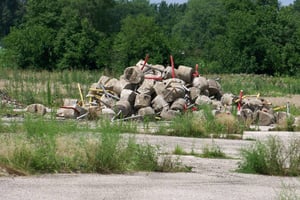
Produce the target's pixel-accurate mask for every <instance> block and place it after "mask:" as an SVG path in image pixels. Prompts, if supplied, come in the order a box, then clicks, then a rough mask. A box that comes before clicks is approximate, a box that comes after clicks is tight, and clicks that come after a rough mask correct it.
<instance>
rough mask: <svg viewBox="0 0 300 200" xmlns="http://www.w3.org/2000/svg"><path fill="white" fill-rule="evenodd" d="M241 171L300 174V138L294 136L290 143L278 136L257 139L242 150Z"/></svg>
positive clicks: (267, 173) (287, 174) (286, 174)
mask: <svg viewBox="0 0 300 200" xmlns="http://www.w3.org/2000/svg"><path fill="white" fill-rule="evenodd" d="M241 156H242V160H241V162H240V163H239V169H238V171H240V172H245V173H258V174H265V175H285V176H296V175H299V174H300V140H299V139H296V138H293V139H291V140H290V141H289V144H287V145H284V142H283V141H282V140H280V139H279V138H277V137H271V136H270V137H269V138H268V139H267V141H265V142H262V141H256V142H255V144H254V145H253V146H251V147H248V148H245V149H242V150H241Z"/></svg>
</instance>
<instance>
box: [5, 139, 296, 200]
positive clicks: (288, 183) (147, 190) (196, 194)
mask: <svg viewBox="0 0 300 200" xmlns="http://www.w3.org/2000/svg"><path fill="white" fill-rule="evenodd" d="M136 137H137V141H138V142H141V143H149V144H153V145H160V146H161V150H162V151H163V152H172V151H173V150H174V148H175V146H176V145H179V146H180V147H182V148H183V149H184V150H185V151H187V152H190V151H191V149H194V151H196V152H201V149H202V148H203V147H204V146H206V145H211V144H213V143H214V144H217V145H219V146H220V147H221V149H222V150H223V151H224V152H225V153H226V154H227V155H228V156H231V157H233V159H205V158H197V157H194V156H181V157H180V159H181V162H182V163H183V164H186V165H189V166H192V167H193V172H191V173H154V172H151V173H133V174H124V175H99V174H55V175H42V176H29V177H20V176H19V177H11V176H10V177H2V178H1V177H0V199H1V200H19V199H20V200H21V199H22V200H53V199H56V200H71V199H72V200H77V199H78V200H81V199H87V200H93V199H95V200H96V199H97V200H99V199H128V200H129V199H131V200H153V199H160V200H169V199H176V200H178V199H185V200H192V199H211V200H214V199H228V200H229V199H230V200H235V199H236V200H240V199H247V200H252V199H253V200H260V199H261V200H268V199H270V200H271V199H278V197H279V193H280V192H283V193H285V194H289V193H292V194H293V195H298V197H300V178H299V177H273V176H262V175H251V174H241V173H237V172H235V170H236V169H237V166H238V162H239V159H238V156H239V149H240V148H242V147H245V146H247V145H250V144H251V143H252V141H245V140H244V141H243V140H221V139H214V140H211V139H195V138H179V137H167V136H151V135H137V136H136Z"/></svg>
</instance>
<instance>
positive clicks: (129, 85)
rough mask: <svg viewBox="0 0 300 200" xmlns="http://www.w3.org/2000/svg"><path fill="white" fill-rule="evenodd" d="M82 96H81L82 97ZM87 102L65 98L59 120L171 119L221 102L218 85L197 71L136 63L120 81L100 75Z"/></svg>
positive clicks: (220, 105)
mask: <svg viewBox="0 0 300 200" xmlns="http://www.w3.org/2000/svg"><path fill="white" fill-rule="evenodd" d="M81 96H82V95H81ZM86 97H87V98H88V99H89V101H88V103H85V102H84V100H83V97H81V101H80V102H77V101H76V100H72V99H66V100H65V101H64V106H62V107H61V108H60V109H59V110H58V112H57V114H58V116H61V117H67V118H69V117H71V118H82V117H85V116H88V115H93V116H94V115H96V116H100V115H101V116H103V115H104V116H108V117H110V118H114V119H116V118H122V119H128V118H143V117H154V116H158V117H160V118H162V119H164V120H170V119H172V118H174V117H176V116H177V115H178V114H180V113H181V112H183V111H185V110H187V109H191V108H194V107H195V106H197V105H201V104H207V103H212V104H214V105H215V107H216V108H218V109H221V108H223V106H222V103H221V102H220V100H221V97H222V91H221V86H220V84H219V83H218V82H217V81H216V80H213V79H206V78H205V77H202V76H200V75H199V74H198V72H197V67H196V69H194V68H191V67H187V66H183V65H180V66H179V67H178V69H175V68H174V66H168V67H164V66H162V65H151V64H148V63H147V62H146V61H143V60H141V61H139V62H138V63H137V64H136V66H131V67H128V68H126V69H125V70H124V74H123V75H121V76H120V78H119V79H116V78H110V77H107V76H101V77H100V79H99V80H98V82H97V83H93V84H92V85H91V87H90V89H89V92H88V94H87V96H86Z"/></svg>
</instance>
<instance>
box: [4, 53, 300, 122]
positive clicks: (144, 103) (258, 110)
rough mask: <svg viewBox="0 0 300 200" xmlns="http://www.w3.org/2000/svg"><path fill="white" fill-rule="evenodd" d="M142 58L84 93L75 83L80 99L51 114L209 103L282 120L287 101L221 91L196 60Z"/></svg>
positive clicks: (120, 113) (158, 113)
mask: <svg viewBox="0 0 300 200" xmlns="http://www.w3.org/2000/svg"><path fill="white" fill-rule="evenodd" d="M147 62H148V57H146V59H145V60H140V61H139V62H138V63H137V64H136V65H135V66H130V67H128V68H126V69H125V70H124V73H123V74H122V75H121V76H120V77H119V78H118V79H117V78H112V77H108V76H104V75H103V76H101V77H100V78H99V80H98V81H97V82H95V83H92V84H91V86H90V88H89V91H88V92H87V94H86V96H85V97H84V95H83V94H82V90H81V87H80V85H79V84H78V89H79V93H80V100H79V101H78V100H77V99H64V104H63V106H61V107H60V108H59V109H58V110H57V116H58V117H63V118H71V119H84V118H87V119H96V118H99V117H104V118H108V119H110V120H128V119H143V118H145V117H148V118H149V117H150V118H156V119H157V118H160V119H162V120H171V119H173V118H175V117H176V116H178V115H179V114H180V113H183V112H186V111H188V110H191V111H195V110H197V109H198V107H199V106H201V105H210V106H211V107H212V113H213V114H214V115H220V114H223V113H224V114H226V115H233V114H236V113H234V112H237V115H238V117H239V119H241V120H244V121H246V122H247V123H249V124H256V125H260V126H269V125H271V124H274V123H282V122H283V121H286V119H287V118H288V117H290V113H289V105H288V104H287V105H285V106H283V107H279V108H273V107H272V104H271V103H269V102H267V101H266V100H265V99H263V98H261V97H260V94H257V95H248V96H247V95H243V91H241V92H240V94H239V96H237V95H234V94H230V93H225V94H224V93H223V91H222V88H221V85H220V83H219V81H218V79H212V78H209V79H207V78H206V77H204V76H202V75H200V74H199V72H198V65H196V66H195V68H192V67H189V66H183V65H180V66H179V67H178V69H175V67H174V62H173V58H172V57H171V66H166V67H165V66H163V65H158V64H155V65H152V64H149V63H147ZM0 100H1V103H2V104H12V105H14V108H15V109H16V110H18V111H26V112H31V113H37V114H40V115H44V114H46V113H47V112H50V111H51V110H50V109H48V108H47V107H45V106H43V105H41V104H32V105H29V106H27V107H26V108H25V109H24V106H23V109H20V108H19V107H21V104H19V103H17V102H16V101H13V100H11V99H10V98H9V97H8V95H7V94H6V93H5V92H4V91H1V90H0ZM282 109H285V110H286V112H283V111H282ZM199 120H201V119H199ZM298 121H299V120H298Z"/></svg>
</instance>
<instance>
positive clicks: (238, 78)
mask: <svg viewBox="0 0 300 200" xmlns="http://www.w3.org/2000/svg"><path fill="white" fill-rule="evenodd" d="M208 77H212V78H216V77H219V78H220V84H221V86H222V89H223V91H224V92H231V93H233V94H239V92H240V90H243V91H244V93H245V94H257V93H260V94H262V95H263V96H285V95H290V94H300V79H299V78H297V77H273V76H266V75H253V74H231V75H230V74H221V75H220V74H218V75H208Z"/></svg>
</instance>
